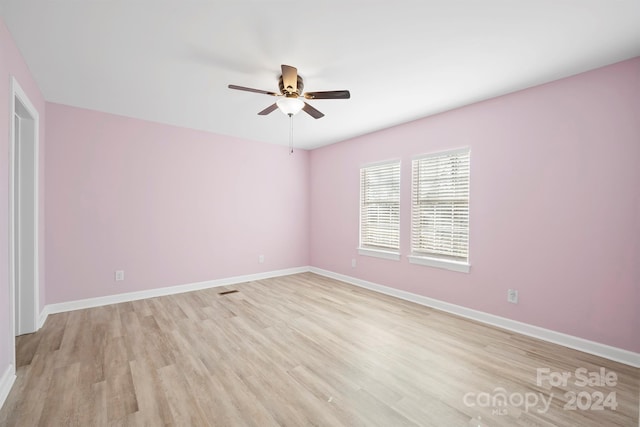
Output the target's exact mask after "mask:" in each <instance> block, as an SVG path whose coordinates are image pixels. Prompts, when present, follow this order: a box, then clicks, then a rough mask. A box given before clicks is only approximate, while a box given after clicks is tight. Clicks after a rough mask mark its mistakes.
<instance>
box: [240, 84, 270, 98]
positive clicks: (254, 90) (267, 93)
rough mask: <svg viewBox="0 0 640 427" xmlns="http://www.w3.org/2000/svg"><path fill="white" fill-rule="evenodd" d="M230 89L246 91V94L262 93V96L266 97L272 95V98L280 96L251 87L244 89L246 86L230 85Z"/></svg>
mask: <svg viewBox="0 0 640 427" xmlns="http://www.w3.org/2000/svg"><path fill="white" fill-rule="evenodd" d="M228 87H229V89H235V90H244V91H246V92H254V93H262V94H264V95H272V96H276V95H278V94H277V93H275V92H268V91H266V90H261V89H253V88H250V87H244V86H237V85H229V86H228Z"/></svg>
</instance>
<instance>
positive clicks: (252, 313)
mask: <svg viewBox="0 0 640 427" xmlns="http://www.w3.org/2000/svg"><path fill="white" fill-rule="evenodd" d="M231 290H233V291H237V292H233V293H223V292H224V291H231ZM221 292H222V294H221ZM16 344H17V356H18V357H17V360H18V366H19V367H18V370H17V376H18V378H17V380H16V383H15V385H14V387H13V389H12V391H11V393H10V394H9V397H8V398H7V400H6V403H5V405H4V407H3V408H2V409H0V426H2V427H4V426H11V427H13V426H29V427H30V426H36V425H43V426H58V425H65V426H66V425H77V426H184V425H197V426H233V427H236V426H256V427H268V426H289V425H290V426H306V425H316V426H332V427H333V426H384V427H388V426H403V425H405V426H464V427H468V426H498V427H501V426H505V427H508V426H572V427H573V426H577V425H580V426H584V427H592V426H593V427H596V426H598V427H600V426H621V427H626V426H634V427H635V426H637V425H638V412H639V406H640V405H639V403H640V402H639V399H640V369H637V368H633V367H629V366H626V365H623V364H620V363H616V362H612V361H610V360H606V359H603V358H600V357H597V356H593V355H590V354H586V353H581V352H579V351H576V350H572V349H568V348H565V347H561V346H558V345H555V344H551V343H548V342H543V341H540V340H536V339H533V338H530V337H526V336H522V335H518V334H515V333H512V332H509V331H506V330H502V329H500V328H496V327H492V326H488V325H484V324H481V323H478V322H474V321H471V320H467V319H462V318H460V317H456V316H453V315H449V314H446V313H443V312H440V311H438V310H435V309H432V308H428V307H423V306H420V305H417V304H413V303H411V302H408V301H403V300H398V299H395V298H392V297H389V296H386V295H382V294H379V293H375V292H372V291H369V290H366V289H362V288H357V287H354V286H350V285H347V284H345V283H342V282H339V281H336V280H333V279H329V278H326V277H321V276H318V275H315V274H311V273H304V274H297V275H292V276H286V277H279V278H274V279H265V280H258V281H252V282H247V283H242V284H237V285H234V286H227V287H224V288H212V289H205V290H202V291H197V292H190V293H185V294H180V295H173V296H166V297H158V298H150V299H147V300H139V301H132V302H127V303H123V304H114V305H108V306H104V307H96V308H92V309H86V310H78V311H74V312H68V313H60V314H54V315H51V316H49V318H48V320H47V322H46V324H45V325H44V327H43V328H42V329H41V330H40V331H38V332H37V333H35V334H32V335H25V336H22V337H19V338H18V339H17V340H16ZM540 368H541V369H547V370H548V371H547V372H552V373H556V374H560V373H563V372H568V373H570V375H571V378H572V379H571V380H570V381H567V383H566V384H551V383H550V382H549V381H548V380H547V381H543V382H542V383H540V384H539V383H538V381H537V379H538V378H537V373H538V371H537V370H538V369H540ZM579 368H582V369H584V370H585V371H586V372H590V373H595V372H600V370H601V369H605V371H607V372H612V373H615V375H616V381H615V385H605V386H603V385H597V384H596V385H594V384H590V385H581V384H577V383H576V369H579ZM598 393H602V394H603V396H606V395H608V394H609V393H613V394H612V395H611V396H613V397H611V398H610V400H609V403H610V404H615V409H614V408H611V407H605V408H602V409H599V410H596V409H593V410H592V409H591V408H590V407H589V408H586V407H584V408H582V409H580V408H574V409H572V408H571V404H572V396H577V395H580V399H582V400H580V401H579V403H580V405H582V406H584V405H585V404H586V403H587V400H590V402H588V403H590V404H591V403H593V402H591V401H593V400H594V399H597V398H598ZM500 396H503V397H504V398H512V399H515V400H514V401H510V402H507V403H506V404H502V403H501V402H503V401H500V400H499V398H500ZM518 397H521V398H522V399H524V398H525V397H526V398H530V399H531V398H534V397H535V398H537V399H541V398H544V399H547V400H548V403H549V404H548V406H544V405H543V403H542V402H541V401H540V400H538V401H537V402H536V405H533V406H531V407H525V406H524V405H523V404H519V402H518V400H517V398H518ZM492 399H493V400H492ZM575 402H576V399H575V398H574V400H573V403H574V404H575Z"/></svg>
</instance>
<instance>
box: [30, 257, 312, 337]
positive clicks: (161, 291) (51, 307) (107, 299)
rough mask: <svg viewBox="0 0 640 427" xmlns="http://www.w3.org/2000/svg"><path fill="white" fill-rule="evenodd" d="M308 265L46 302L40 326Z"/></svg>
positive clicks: (301, 270)
mask: <svg viewBox="0 0 640 427" xmlns="http://www.w3.org/2000/svg"><path fill="white" fill-rule="evenodd" d="M308 271H309V267H307V266H305V267H294V268H287V269H284V270H275V271H268V272H264V273H256V274H248V275H244V276H235V277H228V278H224V279H216V280H207V281H204V282H196V283H189V284H185V285H176V286H167V287H164V288H156V289H149V290H146V291H137V292H128V293H124V294H115V295H107V296H104V297H97V298H87V299H82V300H76V301H69V302H61V303H57V304H48V305H46V306H45V307H44V310H42V313H41V314H40V322H41V324H40V326H42V325H44V322H45V321H46V319H47V316H48V315H49V314H55V313H63V312H66V311H73V310H81V309H84V308H92V307H100V306H103V305H110V304H118V303H121V302H129V301H136V300H141V299H146V298H154V297H161V296H166V295H175V294H181V293H184V292H191V291H199V290H202V289H209V288H215V287H218V286H229V285H235V284H238V283H244V282H251V281H254V280H263V279H269V278H272V277H279V276H288V275H290V274H298V273H306V272H308Z"/></svg>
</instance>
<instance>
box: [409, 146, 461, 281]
mask: <svg viewBox="0 0 640 427" xmlns="http://www.w3.org/2000/svg"><path fill="white" fill-rule="evenodd" d="M469 161H470V152H469V149H468V148H466V149H462V150H455V151H447V152H442V153H436V154H432V155H427V156H422V157H419V158H416V159H414V160H413V164H412V174H413V177H412V189H411V190H412V191H411V192H412V195H411V256H410V257H409V262H412V263H414V264H423V265H429V266H434V267H441V268H446V269H450V270H455V271H463V272H468V271H469Z"/></svg>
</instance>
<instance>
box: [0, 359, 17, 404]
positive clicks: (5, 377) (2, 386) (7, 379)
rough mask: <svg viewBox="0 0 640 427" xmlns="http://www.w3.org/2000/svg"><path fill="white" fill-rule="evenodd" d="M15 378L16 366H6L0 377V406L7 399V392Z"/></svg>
mask: <svg viewBox="0 0 640 427" xmlns="http://www.w3.org/2000/svg"><path fill="white" fill-rule="evenodd" d="M15 380H16V368H15V366H13V365H9V366H7V369H6V370H5V371H4V374H2V377H0V408H2V406H3V405H4V402H5V401H6V400H7V397H8V396H9V392H10V391H11V387H13V383H14V382H15Z"/></svg>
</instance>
